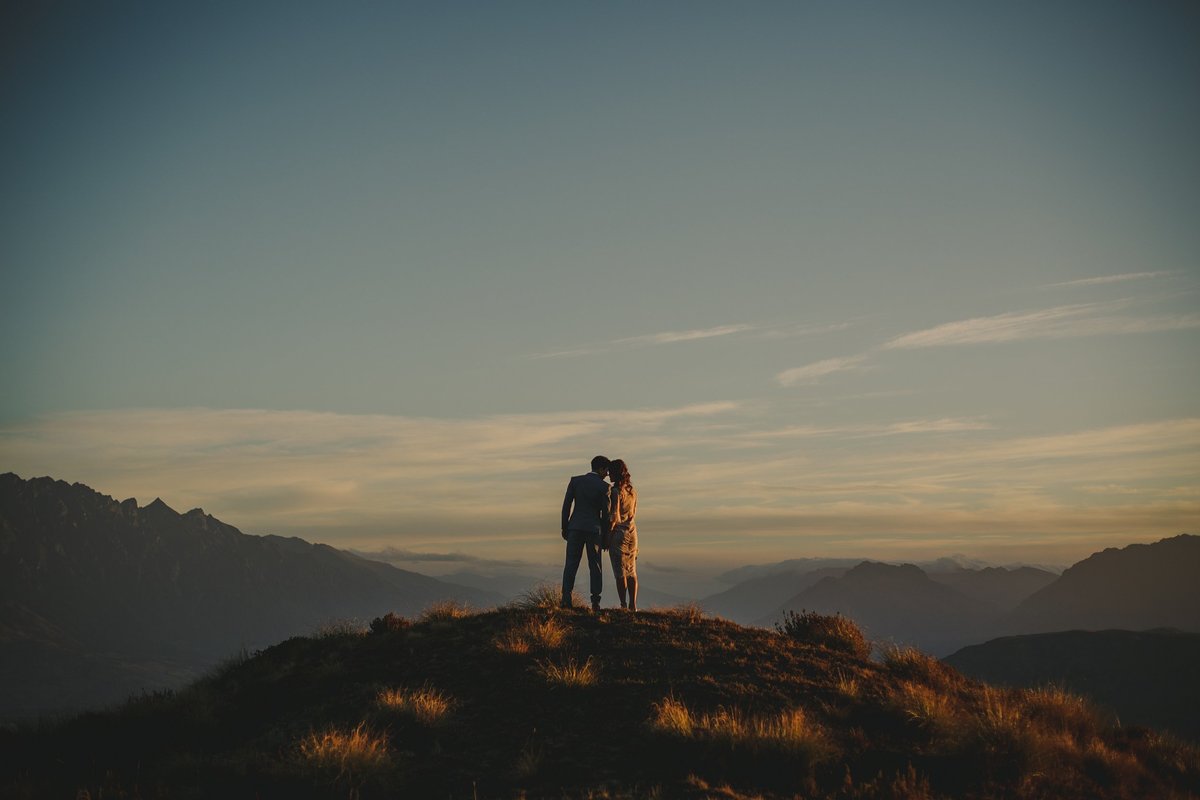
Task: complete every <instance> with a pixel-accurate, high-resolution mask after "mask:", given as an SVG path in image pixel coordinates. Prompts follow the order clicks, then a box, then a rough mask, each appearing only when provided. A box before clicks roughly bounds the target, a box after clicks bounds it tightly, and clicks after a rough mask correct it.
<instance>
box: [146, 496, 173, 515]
mask: <svg viewBox="0 0 1200 800" xmlns="http://www.w3.org/2000/svg"><path fill="white" fill-rule="evenodd" d="M144 510H145V511H169V512H170V513H172V514H177V513H178V512H177V511H175V509H173V508H171V507H170V506H169V505H167V504H166V503H164V502H163V499H162V498H161V497H156V498H154V501H153V502H152V503H150V505H148V506H146V507H145V509H144Z"/></svg>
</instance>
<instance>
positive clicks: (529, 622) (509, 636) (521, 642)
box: [495, 616, 567, 654]
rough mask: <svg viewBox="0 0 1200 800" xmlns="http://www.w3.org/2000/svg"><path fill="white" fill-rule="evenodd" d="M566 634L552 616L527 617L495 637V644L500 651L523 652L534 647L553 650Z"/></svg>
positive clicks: (560, 624) (564, 629)
mask: <svg viewBox="0 0 1200 800" xmlns="http://www.w3.org/2000/svg"><path fill="white" fill-rule="evenodd" d="M566 635H567V630H566V628H564V627H563V624H562V623H561V622H559V621H558V619H556V618H555V617H553V616H548V617H545V618H538V617H529V618H527V619H524V620H522V621H520V622H518V623H517V624H515V625H513V626H512V627H511V628H509V629H508V630H506V631H504V633H502V634H500V635H499V636H498V637H496V639H495V644H496V648H497V649H499V650H501V651H502V652H505V653H517V654H523V653H528V652H529V651H530V650H532V649H535V648H538V649H544V650H553V649H554V648H556V647H558V646H559V645H561V644H562V643H563V639H565V638H566Z"/></svg>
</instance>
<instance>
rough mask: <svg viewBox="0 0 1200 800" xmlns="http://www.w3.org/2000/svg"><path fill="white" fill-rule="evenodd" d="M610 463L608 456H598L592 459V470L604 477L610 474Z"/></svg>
mask: <svg viewBox="0 0 1200 800" xmlns="http://www.w3.org/2000/svg"><path fill="white" fill-rule="evenodd" d="M608 465H609V460H608V459H607V458H605V457H604V456H596V457H595V458H593V459H592V472H594V473H596V474H597V475H599V476H600V477H604V476H605V475H607V474H608Z"/></svg>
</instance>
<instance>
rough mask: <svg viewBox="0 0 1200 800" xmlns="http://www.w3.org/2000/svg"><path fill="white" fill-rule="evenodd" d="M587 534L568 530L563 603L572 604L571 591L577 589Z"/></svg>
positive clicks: (564, 604) (565, 604)
mask: <svg viewBox="0 0 1200 800" xmlns="http://www.w3.org/2000/svg"><path fill="white" fill-rule="evenodd" d="M585 536H586V534H585V533H583V532H582V531H567V563H566V566H564V567H563V580H562V603H561V604H562V605H563V606H570V605H571V592H573V591H574V590H575V575H576V573H578V572H579V562H580V561H582V560H583V540H584V537H585Z"/></svg>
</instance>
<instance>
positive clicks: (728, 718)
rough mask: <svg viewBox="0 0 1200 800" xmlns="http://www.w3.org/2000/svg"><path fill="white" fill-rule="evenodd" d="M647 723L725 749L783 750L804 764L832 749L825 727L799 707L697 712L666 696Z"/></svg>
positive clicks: (657, 728) (654, 727)
mask: <svg viewBox="0 0 1200 800" xmlns="http://www.w3.org/2000/svg"><path fill="white" fill-rule="evenodd" d="M650 726H651V727H652V728H653V729H654V730H657V731H659V732H661V733H665V734H668V735H671V736H676V737H681V738H688V739H700V740H706V741H709V742H712V743H715V744H718V745H721V746H722V747H724V748H725V749H728V750H748V751H750V752H754V753H757V752H760V751H766V750H769V751H773V752H777V753H786V754H788V755H790V756H794V757H796V758H798V759H799V760H800V761H802V762H803V763H805V764H813V763H816V762H817V761H820V760H823V759H824V758H825V757H826V756H827V755H828V754H829V753H830V752H831V751H832V748H831V745H830V743H829V740H828V737H826V735H825V733H824V731H822V730H821V729H820V727H818V726H816V725H814V724H812V723H811V722H810V721H809V720H808V717H807V715H806V714H805V713H804V710H803V709H800V708H791V709H786V710H784V711H780V712H779V713H777V714H771V715H765V716H764V715H753V714H746V713H744V712H742V711H741V710H739V709H736V708H734V709H726V708H720V709H718V710H717V711H715V712H713V713H705V714H696V713H695V712H693V711H692V710H691V709H689V708H688V707H687V706H686V705H684V704H683V703H682V702H680V701H678V700H676V699H675V698H673V697H667V698H664V699H663V700H662V701H661V702H659V703H656V704H655V705H654V715H653V717H652V718H651V720H650Z"/></svg>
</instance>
